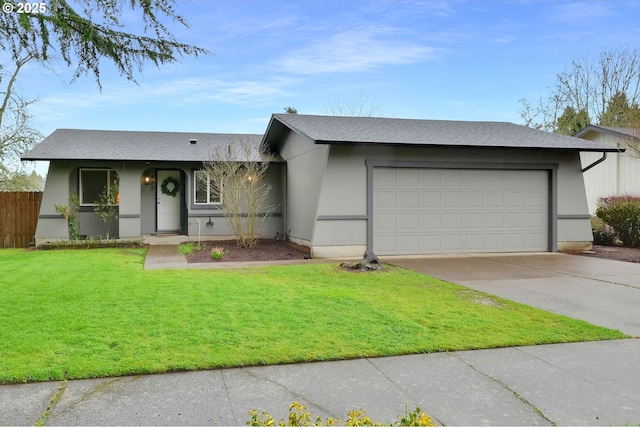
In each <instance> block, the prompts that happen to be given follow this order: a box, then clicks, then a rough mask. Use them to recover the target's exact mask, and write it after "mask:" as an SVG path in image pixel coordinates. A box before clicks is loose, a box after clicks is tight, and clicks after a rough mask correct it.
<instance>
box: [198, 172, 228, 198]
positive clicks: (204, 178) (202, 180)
mask: <svg viewBox="0 0 640 427" xmlns="http://www.w3.org/2000/svg"><path fill="white" fill-rule="evenodd" d="M193 182H194V186H193V193H194V194H193V203H194V204H196V205H216V204H220V203H221V202H222V200H220V194H218V192H216V191H215V190H214V189H213V188H211V176H209V173H207V171H194V172H193Z"/></svg>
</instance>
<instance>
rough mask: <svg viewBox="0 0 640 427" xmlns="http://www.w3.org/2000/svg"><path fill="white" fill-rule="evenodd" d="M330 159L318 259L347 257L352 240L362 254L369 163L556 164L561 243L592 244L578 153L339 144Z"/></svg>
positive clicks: (319, 216)
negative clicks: (319, 257) (321, 257)
mask: <svg viewBox="0 0 640 427" xmlns="http://www.w3.org/2000/svg"><path fill="white" fill-rule="evenodd" d="M328 159H329V160H328V163H327V167H326V172H325V173H324V175H323V178H322V187H321V190H320V198H319V204H318V208H317V221H316V229H315V233H314V235H313V238H312V241H311V246H312V248H313V252H314V255H315V256H319V254H322V256H331V254H333V253H344V251H343V250H341V249H340V247H341V246H345V245H347V244H348V242H351V243H350V244H351V245H352V246H354V247H353V248H351V249H350V252H349V254H350V255H351V256H360V255H362V251H363V249H364V248H365V247H366V243H367V242H366V240H367V236H366V226H367V219H366V217H367V167H366V165H365V161H366V160H398V161H425V162H445V163H455V164H458V165H460V167H463V166H464V164H479V163H483V162H484V163H492V164H496V163H498V164H499V163H505V164H506V163H510V164H513V163H545V164H549V163H557V164H558V169H557V181H558V184H557V214H558V221H557V240H558V242H580V243H579V244H581V245H582V246H588V245H589V244H590V242H591V241H592V234H591V228H590V224H589V220H588V218H587V216H588V215H587V213H588V211H587V202H586V196H585V191H584V184H583V180H582V173H581V170H580V169H581V166H580V159H579V155H578V153H577V152H550V151H536V150H506V149H469V148H459V149H456V148H434V147H406V146H390V145H387V146H382V145H373V144H370V145H339V144H336V145H332V146H331V150H330V153H329V156H328ZM561 246H562V245H561ZM343 256H345V255H343Z"/></svg>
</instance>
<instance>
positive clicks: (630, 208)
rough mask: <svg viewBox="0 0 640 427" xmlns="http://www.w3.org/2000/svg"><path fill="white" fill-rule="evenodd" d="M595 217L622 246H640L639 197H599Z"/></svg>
mask: <svg viewBox="0 0 640 427" xmlns="http://www.w3.org/2000/svg"><path fill="white" fill-rule="evenodd" d="M596 216H597V217H598V218H600V219H602V221H604V222H605V223H606V224H607V225H609V226H610V227H611V228H612V229H613V231H614V232H615V233H616V235H617V236H618V238H619V239H620V240H621V241H622V244H623V245H624V246H630V247H632V248H635V247H637V246H638V245H639V244H640V196H633V195H622V196H611V197H601V198H600V199H599V200H598V209H596Z"/></svg>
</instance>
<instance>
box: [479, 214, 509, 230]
mask: <svg viewBox="0 0 640 427" xmlns="http://www.w3.org/2000/svg"><path fill="white" fill-rule="evenodd" d="M484 226H485V227H486V228H500V229H502V228H504V227H505V224H504V214H502V213H499V212H495V213H486V214H484Z"/></svg>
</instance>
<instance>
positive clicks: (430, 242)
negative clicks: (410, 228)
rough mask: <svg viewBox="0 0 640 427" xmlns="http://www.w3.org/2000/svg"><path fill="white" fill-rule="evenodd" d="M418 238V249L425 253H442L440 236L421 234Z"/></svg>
mask: <svg viewBox="0 0 640 427" xmlns="http://www.w3.org/2000/svg"><path fill="white" fill-rule="evenodd" d="M420 237H421V238H420V247H421V248H422V250H423V251H424V252H425V253H439V252H443V249H442V236H441V235H440V234H423V235H422V236H420Z"/></svg>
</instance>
